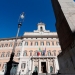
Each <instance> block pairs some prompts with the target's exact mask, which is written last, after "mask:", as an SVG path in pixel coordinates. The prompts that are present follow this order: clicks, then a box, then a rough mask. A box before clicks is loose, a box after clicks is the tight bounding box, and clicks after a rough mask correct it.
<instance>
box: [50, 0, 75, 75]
mask: <svg viewBox="0 0 75 75" xmlns="http://www.w3.org/2000/svg"><path fill="white" fill-rule="evenodd" d="M51 1H52V5H53V9H54V13H55V18H56V29H57V34H58V37H59V43H60V46H61V49H62V52H61V53H60V54H59V55H58V61H59V68H60V70H59V72H60V73H61V75H62V74H63V75H75V1H74V0H51Z"/></svg>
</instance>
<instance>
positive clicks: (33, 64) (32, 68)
mask: <svg viewBox="0 0 75 75" xmlns="http://www.w3.org/2000/svg"><path fill="white" fill-rule="evenodd" d="M33 71H34V60H33V59H32V73H33Z"/></svg>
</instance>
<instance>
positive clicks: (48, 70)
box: [47, 60, 50, 73]
mask: <svg viewBox="0 0 75 75" xmlns="http://www.w3.org/2000/svg"><path fill="white" fill-rule="evenodd" d="M49 67H50V66H49V60H47V72H48V73H50V69H49Z"/></svg>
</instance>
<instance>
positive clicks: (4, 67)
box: [2, 64, 7, 72]
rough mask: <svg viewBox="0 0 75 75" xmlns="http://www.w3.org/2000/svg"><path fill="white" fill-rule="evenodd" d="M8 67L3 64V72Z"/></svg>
mask: <svg viewBox="0 0 75 75" xmlns="http://www.w3.org/2000/svg"><path fill="white" fill-rule="evenodd" d="M6 68H7V67H6V64H3V66H2V69H3V70H2V72H4V71H5V70H6Z"/></svg>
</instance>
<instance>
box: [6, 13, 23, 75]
mask: <svg viewBox="0 0 75 75" xmlns="http://www.w3.org/2000/svg"><path fill="white" fill-rule="evenodd" d="M23 21H24V12H23V13H22V14H20V17H19V20H18V31H17V35H16V38H15V42H14V46H13V49H12V53H11V56H10V60H9V61H8V62H7V64H6V67H7V68H6V71H5V75H11V74H10V71H11V69H12V67H13V66H12V64H16V65H17V64H18V63H17V62H14V61H13V57H14V55H15V48H16V44H17V38H18V34H19V31H20V27H21V26H22V23H23Z"/></svg>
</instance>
